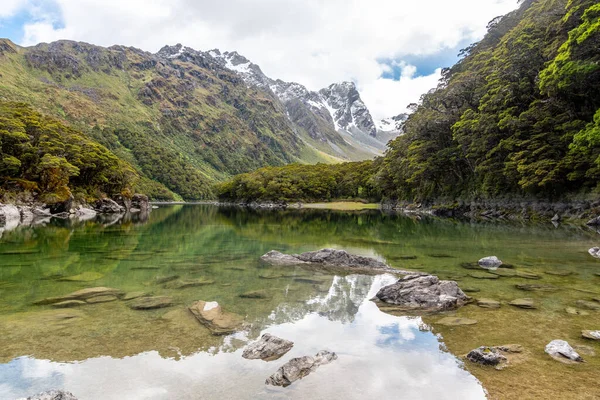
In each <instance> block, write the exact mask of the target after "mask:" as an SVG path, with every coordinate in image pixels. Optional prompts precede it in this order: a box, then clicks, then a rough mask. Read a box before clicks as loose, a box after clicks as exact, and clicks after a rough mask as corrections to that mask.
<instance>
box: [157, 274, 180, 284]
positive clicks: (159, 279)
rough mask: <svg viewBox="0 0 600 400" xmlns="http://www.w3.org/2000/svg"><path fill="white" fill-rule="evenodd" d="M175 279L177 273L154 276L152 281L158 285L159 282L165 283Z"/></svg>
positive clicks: (177, 277)
mask: <svg viewBox="0 0 600 400" xmlns="http://www.w3.org/2000/svg"><path fill="white" fill-rule="evenodd" d="M176 279H179V275H169V276H157V277H156V278H154V282H153V283H156V284H157V285H160V284H161V283H167V282H171V281H174V280H176Z"/></svg>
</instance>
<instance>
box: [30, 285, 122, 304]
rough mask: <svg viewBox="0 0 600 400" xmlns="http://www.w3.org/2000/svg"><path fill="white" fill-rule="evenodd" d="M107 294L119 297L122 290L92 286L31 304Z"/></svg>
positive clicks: (83, 298)
mask: <svg viewBox="0 0 600 400" xmlns="http://www.w3.org/2000/svg"><path fill="white" fill-rule="evenodd" d="M107 295H112V296H117V297H120V296H122V295H123V292H122V291H120V290H119V289H113V288H107V287H94V288H88V289H81V290H78V291H76V292H73V293H69V294H67V295H65V296H60V297H48V298H45V299H42V300H38V301H36V302H34V303H33V304H37V305H45V304H54V303H60V302H63V301H66V300H86V299H89V298H90V297H96V296H107Z"/></svg>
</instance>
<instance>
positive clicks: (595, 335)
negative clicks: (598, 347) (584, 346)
mask: <svg viewBox="0 0 600 400" xmlns="http://www.w3.org/2000/svg"><path fill="white" fill-rule="evenodd" d="M581 336H582V337H584V338H586V339H591V340H600V331H581Z"/></svg>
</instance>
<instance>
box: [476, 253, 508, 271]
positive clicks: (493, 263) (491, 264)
mask: <svg viewBox="0 0 600 400" xmlns="http://www.w3.org/2000/svg"><path fill="white" fill-rule="evenodd" d="M477 263H478V264H479V266H480V267H481V268H486V269H496V268H498V267H499V266H501V265H502V261H500V260H499V259H498V257H496V256H490V257H484V258H482V259H481V260H479V261H478V262H477Z"/></svg>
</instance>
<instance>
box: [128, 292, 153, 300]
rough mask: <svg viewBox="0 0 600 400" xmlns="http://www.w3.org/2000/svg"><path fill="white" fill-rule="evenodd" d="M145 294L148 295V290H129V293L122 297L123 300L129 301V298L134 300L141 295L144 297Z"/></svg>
mask: <svg viewBox="0 0 600 400" xmlns="http://www.w3.org/2000/svg"><path fill="white" fill-rule="evenodd" d="M144 296H146V297H147V296H148V293H146V292H128V293H125V296H123V297H122V298H121V300H124V301H128V300H133V299H137V298H139V297H144Z"/></svg>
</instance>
